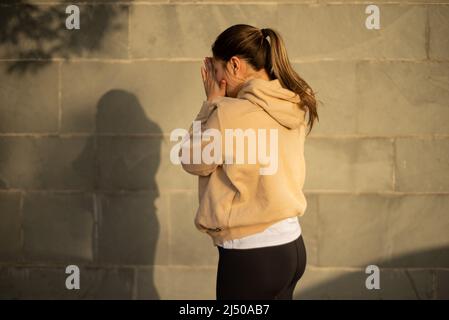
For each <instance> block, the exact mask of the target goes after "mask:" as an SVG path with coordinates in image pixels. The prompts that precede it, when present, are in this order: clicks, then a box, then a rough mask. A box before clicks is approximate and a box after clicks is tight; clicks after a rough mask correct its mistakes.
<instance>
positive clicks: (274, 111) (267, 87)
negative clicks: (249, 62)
mask: <svg viewBox="0 0 449 320" xmlns="http://www.w3.org/2000/svg"><path fill="white" fill-rule="evenodd" d="M237 98H240V99H246V100H249V101H251V102H252V103H254V104H256V105H258V106H260V107H261V108H262V109H264V110H265V111H266V112H267V113H268V114H269V115H270V116H271V117H272V118H273V119H274V120H276V121H277V122H279V123H280V124H281V125H283V126H284V127H287V128H289V129H296V128H298V127H299V126H301V124H302V123H304V122H305V111H304V110H302V109H301V108H300V107H299V102H300V101H301V100H300V97H299V95H298V94H296V93H295V92H293V91H291V90H289V89H286V88H284V87H282V86H281V83H280V82H279V79H274V80H264V79H259V78H253V79H250V80H248V81H246V82H245V83H244V84H243V86H242V88H240V90H239V92H238V93H237Z"/></svg>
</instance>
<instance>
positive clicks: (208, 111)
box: [178, 99, 221, 176]
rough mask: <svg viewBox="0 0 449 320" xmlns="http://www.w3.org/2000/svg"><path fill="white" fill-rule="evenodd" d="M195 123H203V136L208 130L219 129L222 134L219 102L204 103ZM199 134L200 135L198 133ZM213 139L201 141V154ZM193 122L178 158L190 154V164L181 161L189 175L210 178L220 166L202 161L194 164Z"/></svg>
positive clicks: (182, 143)
mask: <svg viewBox="0 0 449 320" xmlns="http://www.w3.org/2000/svg"><path fill="white" fill-rule="evenodd" d="M194 121H201V135H203V133H204V131H206V130H207V129H211V128H214V129H217V130H219V131H220V133H221V128H220V122H219V119H218V104H217V100H216V99H214V100H212V101H204V102H203V105H202V107H201V109H200V111H199V113H198V114H197V116H196V117H195V119H194ZM197 134H199V133H197ZM212 141H213V139H210V140H206V141H203V140H201V154H202V153H203V149H204V148H205V147H206V146H207V145H208V144H209V143H212ZM193 149H194V148H193V122H192V124H191V125H190V128H189V132H188V134H186V135H185V137H184V138H183V140H182V142H181V148H180V149H179V153H178V156H179V157H180V160H181V155H182V152H190V158H189V159H190V163H183V162H182V161H181V165H182V167H183V169H184V170H185V171H187V172H188V173H191V174H194V175H198V176H208V175H210V174H211V173H212V172H213V171H215V169H216V168H217V167H218V166H219V165H220V164H218V163H215V162H213V163H211V164H207V163H204V162H203V159H201V161H200V163H193V160H192V159H193Z"/></svg>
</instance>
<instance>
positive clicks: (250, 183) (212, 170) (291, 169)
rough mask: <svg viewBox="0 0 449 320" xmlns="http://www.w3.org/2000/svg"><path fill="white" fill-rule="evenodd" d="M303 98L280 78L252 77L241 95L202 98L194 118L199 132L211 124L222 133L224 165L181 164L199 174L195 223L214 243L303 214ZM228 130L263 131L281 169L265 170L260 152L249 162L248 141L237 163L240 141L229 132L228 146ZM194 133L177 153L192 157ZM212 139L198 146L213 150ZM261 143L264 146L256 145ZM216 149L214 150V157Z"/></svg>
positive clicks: (190, 171)
mask: <svg viewBox="0 0 449 320" xmlns="http://www.w3.org/2000/svg"><path fill="white" fill-rule="evenodd" d="M299 99H300V98H299V96H298V95H297V94H295V93H294V92H292V91H290V90H288V89H285V88H283V87H282V86H281V84H280V82H279V80H278V79H275V80H271V81H267V80H263V79H250V80H248V81H246V82H245V83H244V84H243V86H242V87H241V89H240V91H239V92H238V94H237V98H230V97H219V98H215V99H213V100H212V101H211V102H209V101H204V102H203V105H202V107H201V110H200V111H199V113H198V115H197V116H196V118H195V120H196V121H201V133H203V134H204V131H205V130H207V129H210V128H214V129H217V130H218V131H219V132H220V133H221V146H222V149H221V153H222V154H221V157H220V154H219V153H218V155H219V156H218V157H219V158H221V163H220V162H217V161H214V162H213V163H211V164H208V163H207V162H206V161H203V159H201V162H200V163H196V164H194V163H191V162H190V163H183V162H182V166H183V168H184V170H186V171H187V172H189V173H191V174H194V175H198V176H199V181H198V195H199V207H198V210H197V212H196V216H195V220H194V223H195V226H196V228H197V229H198V230H200V231H201V232H204V233H208V234H209V235H210V236H211V238H212V241H213V243H214V244H215V245H216V244H223V242H224V241H226V240H231V239H236V238H241V237H245V236H249V235H252V234H255V233H258V232H261V231H263V230H265V229H266V228H268V227H269V226H270V225H272V224H274V223H276V222H278V221H279V220H282V219H285V218H288V217H295V216H302V215H303V214H304V212H305V210H306V207H307V201H306V198H305V196H304V194H303V191H302V189H303V185H304V179H305V159H304V141H305V130H306V122H305V112H304V111H303V110H302V109H300V108H299V105H298V102H299V101H300V100H299ZM226 129H228V131H229V129H233V130H236V129H242V130H246V129H252V130H253V131H254V132H255V133H256V140H257V139H258V137H259V136H260V135H261V133H259V131H258V129H265V133H264V134H263V136H265V137H266V144H265V147H266V152H265V153H266V154H267V155H275V154H277V157H276V158H277V171H275V172H274V173H273V174H261V171H260V170H259V169H260V168H264V167H267V164H265V163H263V162H261V161H260V159H259V158H258V157H257V155H256V163H250V162H249V161H248V154H249V151H248V145H249V142H248V139H245V143H244V151H245V154H244V161H245V162H244V163H243V164H241V163H237V160H236V154H237V152H238V151H237V149H236V148H237V140H238V139H237V138H236V136H231V137H232V139H231V141H232V142H233V146H232V148H228V149H226V142H225V140H226V133H225V130H226ZM270 129H277V130H274V131H277V146H278V148H277V152H275V151H276V150H275V148H273V146H274V144H273V143H275V139H272V136H270ZM250 131H251V130H250ZM193 132H194V130H193V124H192V125H191V126H190V129H189V135H186V136H185V137H184V140H183V142H181V145H182V148H181V149H180V152H179V156H181V155H182V153H184V152H185V154H186V155H187V154H190V159H193V152H194V151H193V145H194V144H193V143H190V142H192V141H193V140H192V139H194V138H193ZM233 132H235V131H233ZM197 133H198V134H199V131H197ZM215 139H216V137H215ZM228 140H229V139H228ZM213 141H214V139H212V138H211V140H204V141H201V149H200V150H203V151H204V150H205V148H206V147H208V148H209V149H207V150H209V152H210V150H211V149H210V147H211V146H212V145H211V143H212V142H213ZM219 144H220V141H218V145H219ZM216 145H217V144H216ZM259 147H260V144H258V145H257V149H259ZM240 149H241V147H240ZM271 149H273V150H271ZM197 150H198V149H197ZM231 150H232V151H233V154H232V155H231V152H230V151H231ZM215 152H216V151H215V150H214V152H210V153H211V154H212V155H215ZM270 152H272V153H270ZM271 159H273V158H271ZM232 160H233V161H232Z"/></svg>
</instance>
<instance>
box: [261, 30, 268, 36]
mask: <svg viewBox="0 0 449 320" xmlns="http://www.w3.org/2000/svg"><path fill="white" fill-rule="evenodd" d="M261 31H262V35H263V37H264V38H266V37H267V35H268V34H267V29H265V28H262V29H261Z"/></svg>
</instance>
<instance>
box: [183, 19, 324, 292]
mask: <svg viewBox="0 0 449 320" xmlns="http://www.w3.org/2000/svg"><path fill="white" fill-rule="evenodd" d="M212 53H213V57H207V58H205V60H204V66H202V68H201V75H202V79H203V83H204V88H205V93H206V96H207V100H206V101H204V102H203V105H202V107H201V110H200V111H199V113H198V115H197V116H196V118H195V120H194V121H196V122H194V123H196V125H193V124H192V126H190V129H189V134H187V135H186V136H185V138H184V140H183V141H182V142H181V149H180V152H179V156H180V157H181V163H182V166H183V168H184V170H186V171H187V172H189V173H191V174H195V175H198V177H199V181H198V187H199V190H198V191H199V208H198V211H197V213H196V217H195V226H196V227H197V228H198V230H200V231H201V232H204V233H207V234H208V235H209V236H210V237H211V239H212V241H213V244H214V245H216V246H217V247H218V253H219V262H218V271H217V283H216V294H217V299H218V300H222V299H288V300H291V299H292V295H293V290H294V288H295V285H296V283H297V282H298V280H299V279H300V278H301V277H302V275H303V273H304V272H305V268H306V250H305V246H304V241H303V238H302V233H301V228H300V225H299V221H298V216H302V215H303V214H304V212H305V210H306V207H307V201H306V198H305V197H304V194H303V192H302V188H303V185H304V179H305V161H304V141H305V136H306V134H305V130H306V127H307V126H310V129H311V128H312V126H313V123H314V120H315V119H318V114H317V111H316V100H315V93H314V92H313V90H312V89H311V88H310V86H309V85H308V84H307V83H306V82H305V81H304V80H303V79H301V77H299V75H298V74H297V73H296V72H295V71H294V70H293V68H292V67H291V65H290V62H289V60H288V57H287V53H286V49H285V46H284V43H283V40H282V38H281V37H280V35H279V33H278V32H277V31H275V30H273V29H270V28H265V29H258V28H256V27H253V26H250V25H245V24H237V25H234V26H231V27H229V28H228V29H226V30H225V31H223V32H222V33H221V34H220V35H219V36H218V37H217V39H216V40H215V42H214V44H213V45H212ZM307 111H308V112H309V121H308V123H307V124H306V121H305V114H306V112H307ZM318 120H319V119H318ZM239 130H240V131H239ZM267 132H269V134H267ZM309 132H310V131H309ZM204 136H206V139H204ZM268 136H269V138H268ZM201 137H202V138H201ZM242 137H243V138H242ZM220 139H221V141H220ZM245 141H246V142H247V143H246V144H245ZM190 142H192V143H190ZM254 142H257V148H256V149H257V151H255V150H256V149H254V148H253V147H254ZM252 143H253V144H252ZM249 146H251V148H250V147H249ZM191 159H192V160H193V161H190V160H191ZM242 159H243V160H244V161H243V162H242ZM211 160H213V161H211ZM263 170H265V171H263Z"/></svg>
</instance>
